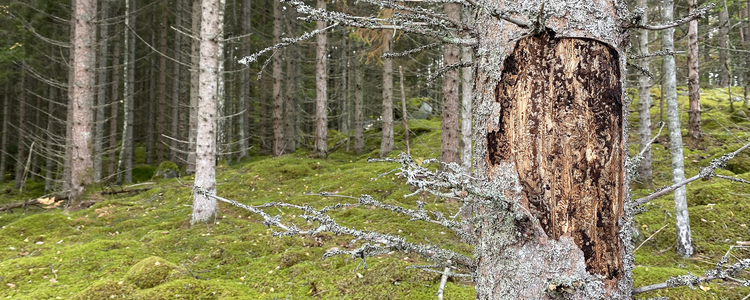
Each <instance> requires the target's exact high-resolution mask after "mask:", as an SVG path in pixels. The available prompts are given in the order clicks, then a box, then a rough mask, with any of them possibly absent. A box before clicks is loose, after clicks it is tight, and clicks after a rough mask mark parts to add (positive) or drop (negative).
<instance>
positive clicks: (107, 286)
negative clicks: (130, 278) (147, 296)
mask: <svg viewBox="0 0 750 300" xmlns="http://www.w3.org/2000/svg"><path fill="white" fill-rule="evenodd" d="M72 299H73V300H99V299H131V300H135V299H143V297H141V296H139V295H138V294H137V293H136V287H135V286H133V285H132V284H129V283H125V282H122V281H119V282H115V281H111V280H106V281H102V282H97V283H94V284H93V285H92V286H91V287H89V288H87V289H85V290H83V292H80V293H78V294H76V295H75V296H74V297H73V298H72Z"/></svg>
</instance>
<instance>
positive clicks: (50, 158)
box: [0, 85, 57, 193]
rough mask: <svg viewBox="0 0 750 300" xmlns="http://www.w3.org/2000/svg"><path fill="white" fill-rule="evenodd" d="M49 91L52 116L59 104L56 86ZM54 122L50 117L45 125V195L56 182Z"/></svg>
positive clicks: (0, 163) (48, 104)
mask: <svg viewBox="0 0 750 300" xmlns="http://www.w3.org/2000/svg"><path fill="white" fill-rule="evenodd" d="M48 91H49V92H48V95H49V96H48V98H49V101H47V113H49V114H50V115H54V110H55V102H57V89H56V88H55V87H54V86H52V85H50V86H49V89H48ZM4 109H5V108H4ZM3 115H4V114H3ZM52 122H53V119H52V118H51V117H48V118H47V124H46V125H45V129H46V130H47V133H48V134H47V135H46V137H45V138H44V145H45V146H44V147H45V151H44V153H45V154H46V155H45V157H44V192H45V193H46V192H49V191H52V190H53V189H54V181H53V180H54V176H53V175H54V174H53V172H52V166H53V164H54V162H55V160H54V158H55V154H54V152H55V151H54V149H55V145H54V144H53V141H52V135H53V133H54V131H55V128H53V126H52V124H53V123H52ZM3 125H4V124H3ZM3 136H4V135H3ZM3 144H5V142H3ZM2 149H3V150H5V147H3V148H2ZM0 155H2V154H0ZM2 160H5V158H4V157H3V159H2ZM3 164H4V162H2V161H0V174H4V169H3V168H2V165H3Z"/></svg>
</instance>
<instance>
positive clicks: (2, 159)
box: [0, 86, 10, 182]
mask: <svg viewBox="0 0 750 300" xmlns="http://www.w3.org/2000/svg"><path fill="white" fill-rule="evenodd" d="M8 94H9V93H8V89H7V86H6V90H5V95H4V97H3V136H2V140H0V182H5V164H6V159H7V157H8V155H6V154H5V151H6V149H8V124H9V123H10V115H9V114H8V112H9V111H8V106H9V105H8V102H9V101H10V100H8Z"/></svg>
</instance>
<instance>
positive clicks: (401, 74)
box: [398, 66, 411, 155]
mask: <svg viewBox="0 0 750 300" xmlns="http://www.w3.org/2000/svg"><path fill="white" fill-rule="evenodd" d="M398 83H399V86H400V88H401V119H402V120H403V121H404V141H405V142H406V154H408V155H411V149H410V147H409V113H408V112H407V111H406V92H405V91H404V70H403V68H401V66H398Z"/></svg>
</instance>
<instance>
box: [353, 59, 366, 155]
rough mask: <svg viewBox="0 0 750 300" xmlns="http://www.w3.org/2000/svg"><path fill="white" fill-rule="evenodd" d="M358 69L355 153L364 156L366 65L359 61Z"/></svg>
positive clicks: (355, 101)
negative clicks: (363, 80)
mask: <svg viewBox="0 0 750 300" xmlns="http://www.w3.org/2000/svg"><path fill="white" fill-rule="evenodd" d="M357 61H358V63H357V67H356V68H354V86H355V88H354V153H356V154H362V152H363V151H364V147H365V135H364V132H363V129H364V128H363V126H364V124H363V120H362V111H363V110H364V104H363V102H362V100H363V97H362V79H363V78H362V77H364V75H365V73H364V70H363V68H364V65H363V64H362V63H361V62H359V59H357Z"/></svg>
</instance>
